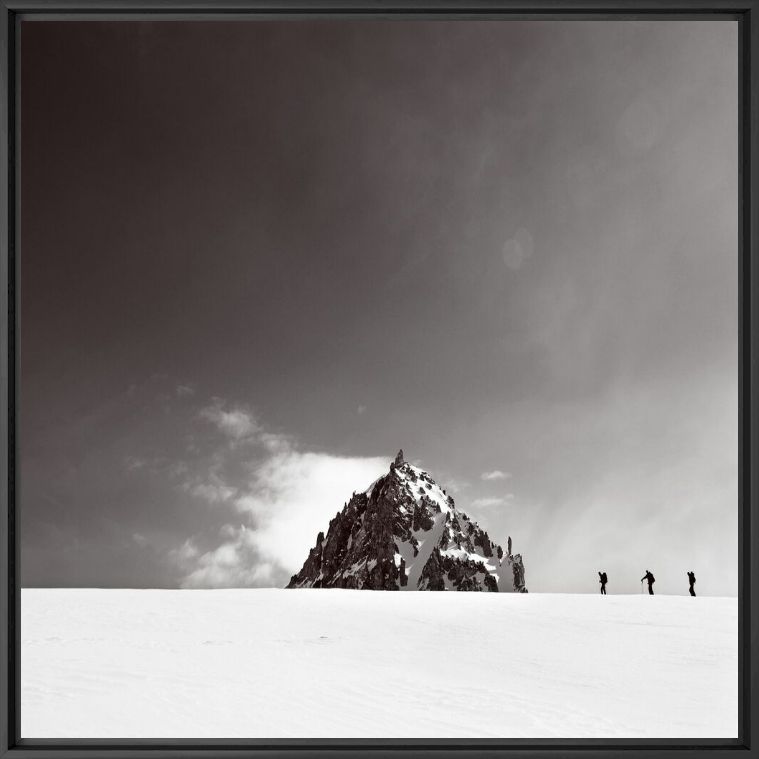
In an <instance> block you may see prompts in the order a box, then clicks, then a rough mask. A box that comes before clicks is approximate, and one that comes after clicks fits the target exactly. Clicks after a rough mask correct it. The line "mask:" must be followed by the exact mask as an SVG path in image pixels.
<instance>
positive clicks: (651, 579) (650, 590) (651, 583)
mask: <svg viewBox="0 0 759 759" xmlns="http://www.w3.org/2000/svg"><path fill="white" fill-rule="evenodd" d="M643 580H645V581H646V582H647V583H648V595H649V596H652V595H653V594H654V583H655V582H656V578H655V577H654V576H653V575H652V574H651V573H650V572H649V571H648V570H646V574H644V575H643V577H641V578H640V581H641V584H642V583H643Z"/></svg>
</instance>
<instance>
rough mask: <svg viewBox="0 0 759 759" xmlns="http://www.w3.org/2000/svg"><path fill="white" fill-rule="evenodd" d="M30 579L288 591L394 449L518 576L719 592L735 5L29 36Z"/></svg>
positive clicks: (25, 556)
mask: <svg viewBox="0 0 759 759" xmlns="http://www.w3.org/2000/svg"><path fill="white" fill-rule="evenodd" d="M21 92H22V99H21V129H22V139H21V167H22V169H21V287H20V291H21V292H20V300H21V328H20V332H21V351H20V355H21V423H20V440H21V443H20V444H21V476H22V486H21V516H22V582H23V584H24V585H27V586H39V585H42V586H57V585H64V586H69V585H73V586H91V585H99V586H148V587H150V586H194V585H200V586H209V585H210V586H215V585H240V584H242V585H248V584H251V585H271V584H283V583H284V582H286V580H287V578H288V577H289V575H290V574H291V573H292V572H294V571H296V570H297V569H298V568H299V567H300V564H301V563H302V561H303V560H304V559H305V556H306V554H307V552H308V549H309V547H310V546H311V545H312V544H313V541H314V538H315V535H316V532H317V531H318V530H319V529H326V526H327V522H328V520H329V518H330V517H331V516H333V515H334V512H335V511H337V510H338V509H339V508H340V507H341V506H342V504H343V502H344V501H345V500H346V499H347V498H349V497H350V494H351V492H352V491H353V490H359V489H363V488H365V487H366V485H368V483H369V482H370V481H371V480H372V479H373V478H374V477H375V476H377V474H379V473H380V472H381V471H382V470H383V469H385V468H386V466H387V464H388V463H389V460H390V459H391V458H392V457H393V456H394V455H395V452H396V451H397V449H398V448H399V447H401V446H402V447H403V448H404V449H405V450H406V452H407V455H408V457H409V458H411V459H412V460H415V461H417V462H419V463H420V464H421V465H422V466H424V467H425V468H426V469H428V470H429V471H430V473H431V474H432V475H433V476H434V477H435V478H436V479H437V480H438V481H439V482H440V483H441V485H442V486H443V487H448V489H449V491H451V492H453V493H454V495H455V497H456V500H457V504H458V505H459V506H460V507H461V508H462V509H464V510H465V511H467V512H469V513H471V514H472V515H473V516H474V517H475V518H477V519H478V520H479V521H480V522H481V523H482V524H483V525H484V526H485V527H486V529H488V530H489V531H490V532H491V535H492V537H493V538H495V539H497V540H505V536H506V535H507V534H510V535H512V537H513V540H514V548H515V550H516V551H521V552H522V553H523V554H524V557H525V564H526V568H527V579H528V586H529V587H530V589H531V590H538V591H540V590H542V591H584V590H588V591H595V589H596V583H595V580H596V571H597V570H599V569H606V571H607V572H608V574H609V576H610V586H609V587H610V590H616V591H620V592H623V591H625V592H638V591H639V582H638V581H639V579H640V577H641V576H642V575H643V572H644V570H645V569H646V568H650V569H651V570H652V571H654V573H655V574H656V576H657V589H659V590H661V592H683V588H685V589H686V590H687V583H686V578H685V572H686V570H690V569H693V570H694V571H695V572H696V574H697V576H698V577H699V589H700V590H702V592H704V593H708V594H735V593H736V592H737V277H738V274H737V207H738V205H737V124H738V120H737V26H736V24H735V23H734V22H730V21H709V22H706V21H666V22H665V21H657V22H651V21H648V22H632V21H617V22H580V21H563V22H550V21H529V22H527V21H524V22H522V21H501V22H474V21H457V22H453V21H414V22H411V21H394V22H390V21H368V20H367V21H362V22H353V21H351V22H348V21H326V20H321V21H300V22H295V21H278V22H273V21H269V22H252V21H251V22H240V23H217V22H213V23H212V22H131V21H130V22H126V21H125V22H111V23H99V22H98V23H96V22H37V21H25V22H23V24H22V30H21Z"/></svg>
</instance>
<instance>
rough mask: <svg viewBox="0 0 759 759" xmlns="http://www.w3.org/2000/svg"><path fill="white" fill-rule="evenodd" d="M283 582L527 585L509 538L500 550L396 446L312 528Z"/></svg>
mask: <svg viewBox="0 0 759 759" xmlns="http://www.w3.org/2000/svg"><path fill="white" fill-rule="evenodd" d="M287 587H288V588H309V587H310V588H355V589H366V590H398V589H400V590H487V591H502V592H503V591H506V592H513V591H516V592H520V593H526V592H527V588H526V587H525V581H524V564H523V562H522V557H521V556H520V555H519V554H516V555H512V553H511V538H509V539H508V544H507V551H506V552H504V550H503V548H502V547H501V546H499V545H497V544H496V543H494V542H493V541H492V540H491V539H490V536H489V535H488V534H487V532H485V530H483V529H482V528H481V527H480V526H479V525H478V524H477V522H475V521H473V520H472V519H470V518H469V517H468V516H467V515H466V514H465V513H464V512H463V511H460V510H458V509H457V508H456V505H455V503H454V501H453V498H452V497H451V496H449V495H448V494H447V493H446V492H445V490H443V489H442V488H441V487H440V486H439V485H438V484H437V483H436V482H435V481H434V480H433V479H432V478H431V477H430V476H429V474H427V472H424V471H422V470H421V469H419V468H418V467H415V466H413V465H412V464H409V463H408V462H407V461H405V459H404V457H403V451H402V450H401V451H399V452H398V455H397V456H396V458H395V461H393V463H392V464H391V465H390V471H389V472H388V474H386V475H384V476H383V477H380V478H379V479H378V480H376V481H375V482H373V483H372V484H371V485H370V486H369V488H368V489H367V490H365V491H364V492H362V493H354V494H353V497H352V498H351V499H350V501H349V502H348V503H347V504H345V507H344V508H343V510H342V511H341V512H338V513H337V514H336V515H335V518H334V519H333V520H332V521H331V522H330V523H329V529H328V530H327V534H326V536H325V535H324V533H323V532H320V533H319V535H318V536H317V538H316V545H315V546H314V547H313V548H312V549H311V551H310V552H309V555H308V558H307V559H306V561H305V563H304V564H303V567H302V569H301V570H300V572H298V573H297V574H296V575H293V577H292V579H291V580H290V583H289V585H288V586H287Z"/></svg>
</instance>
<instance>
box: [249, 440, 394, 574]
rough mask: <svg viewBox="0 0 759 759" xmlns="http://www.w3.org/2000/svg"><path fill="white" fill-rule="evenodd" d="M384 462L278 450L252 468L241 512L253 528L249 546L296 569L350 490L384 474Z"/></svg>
mask: <svg viewBox="0 0 759 759" xmlns="http://www.w3.org/2000/svg"><path fill="white" fill-rule="evenodd" d="M388 464H389V459H384V458H376V457H371V458H359V457H343V456H335V455H333V454H330V453H323V452H313V451H307V452H302V451H298V450H296V449H294V448H289V449H286V450H282V451H279V452H278V453H276V454H275V455H273V456H270V457H269V458H267V459H266V460H265V461H263V462H261V464H260V465H259V466H258V467H257V468H256V470H255V472H254V476H253V479H252V480H251V482H250V485H249V488H248V492H247V494H245V495H243V496H241V497H240V498H238V499H237V501H236V505H237V508H238V509H239V510H240V512H241V513H243V514H247V515H249V516H251V517H252V518H254V519H255V521H256V524H257V525H258V527H257V529H256V530H255V532H253V533H252V534H251V536H250V541H251V543H252V544H253V545H255V547H256V548H257V550H258V551H259V552H260V554H261V555H262V556H263V557H265V558H267V559H268V560H270V561H272V562H277V563H279V564H280V565H282V566H283V567H285V568H287V570H288V572H289V573H290V574H292V573H294V572H296V571H297V570H298V569H300V567H301V566H302V564H303V562H304V561H305V559H306V556H307V555H308V551H309V549H310V548H312V547H313V545H314V543H315V542H316V535H317V533H318V532H319V531H321V530H325V531H326V528H327V525H328V524H329V520H330V519H331V518H332V517H334V516H335V514H336V512H338V511H340V510H341V509H342V507H343V504H344V503H345V502H346V501H348V500H349V499H350V497H351V495H352V494H353V492H354V491H355V490H362V489H364V488H366V487H368V486H369V485H370V484H371V483H372V482H373V481H374V480H375V479H377V477H379V476H380V475H382V474H383V473H384V472H385V471H387V468H388Z"/></svg>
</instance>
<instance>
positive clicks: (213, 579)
mask: <svg viewBox="0 0 759 759" xmlns="http://www.w3.org/2000/svg"><path fill="white" fill-rule="evenodd" d="M227 534H228V535H229V531H227ZM252 537H253V533H252V532H251V531H250V530H248V529H247V528H246V527H245V525H242V526H241V527H239V528H238V529H236V530H233V532H232V535H231V536H230V539H229V540H227V541H225V542H224V543H222V544H221V545H220V546H218V547H217V548H214V549H213V550H210V551H207V552H206V553H204V554H202V555H200V556H191V557H190V559H191V560H192V564H193V567H194V568H193V569H192V570H191V571H190V572H189V573H188V574H187V575H186V576H185V578H184V580H183V581H182V587H184V588H218V587H225V588H239V587H251V586H262V585H272V584H275V576H276V570H277V568H276V566H275V565H274V564H272V563H270V562H267V561H265V560H262V558H261V556H260V554H259V551H258V549H257V547H256V544H255V541H254V540H253V539H252ZM186 563H190V562H189V561H188V562H186ZM280 580H281V578H280Z"/></svg>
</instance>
